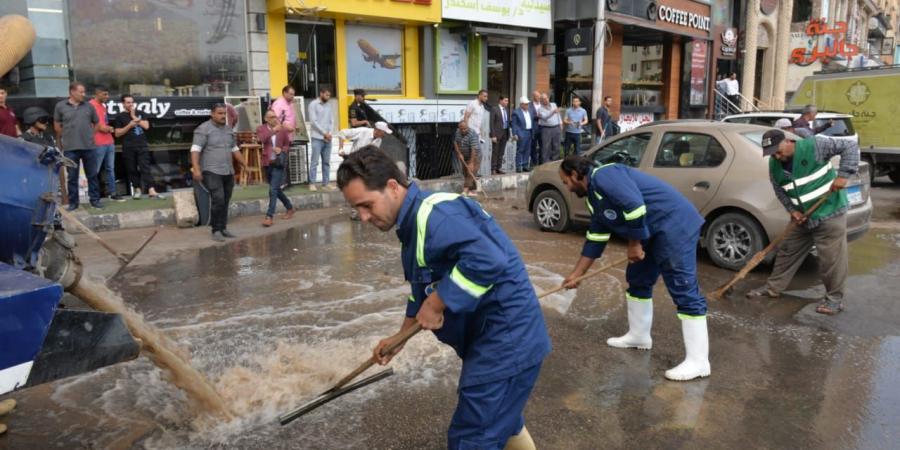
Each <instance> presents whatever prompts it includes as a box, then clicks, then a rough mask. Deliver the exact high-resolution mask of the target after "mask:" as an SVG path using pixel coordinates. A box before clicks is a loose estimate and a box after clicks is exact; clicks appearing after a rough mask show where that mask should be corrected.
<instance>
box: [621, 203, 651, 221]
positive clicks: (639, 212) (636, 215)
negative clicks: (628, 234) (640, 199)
mask: <svg viewBox="0 0 900 450" xmlns="http://www.w3.org/2000/svg"><path fill="white" fill-rule="evenodd" d="M644 214H647V205H641V206H638V207H637V208H634V210H633V211H630V212H626V213H625V220H634V219H640V218H641V217H643V216H644Z"/></svg>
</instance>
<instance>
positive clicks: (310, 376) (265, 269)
mask: <svg viewBox="0 0 900 450" xmlns="http://www.w3.org/2000/svg"><path fill="white" fill-rule="evenodd" d="M898 191H900V190H898V189H897V188H895V187H892V186H883V187H877V188H876V191H873V192H874V194H873V195H875V196H876V201H877V199H878V196H879V195H882V196H883V197H882V198H884V199H886V200H885V202H886V203H882V204H881V205H880V206H881V209H879V210H878V211H877V212H876V216H875V220H876V222H877V223H878V224H879V227H878V228H873V229H872V230H871V231H870V232H869V233H867V235H866V236H865V237H864V238H863V239H861V240H858V241H856V242H853V243H851V245H850V254H851V260H850V267H851V277H850V279H849V281H848V298H847V301H846V304H845V305H846V308H847V310H846V311H845V312H844V313H843V314H841V315H839V316H837V317H824V316H820V315H817V314H816V313H815V312H814V307H815V303H814V302H815V300H816V299H817V295H818V294H819V293H820V292H821V289H822V288H821V286H818V287H817V286H816V281H815V270H816V269H815V261H813V260H809V261H807V264H806V265H805V266H804V268H803V269H802V271H801V275H800V276H799V277H798V279H797V280H796V281H795V283H794V285H793V286H792V290H791V291H789V293H788V294H789V295H786V296H785V297H784V298H781V299H767V300H762V301H759V300H753V301H750V300H747V299H745V298H744V297H743V296H742V295H741V294H743V292H745V291H746V290H748V289H749V288H751V287H753V286H755V285H757V284H758V283H761V282H762V281H763V280H764V278H765V270H757V271H756V272H754V273H753V274H751V275H750V276H749V277H748V278H747V280H746V281H745V282H743V283H742V284H740V285H739V287H738V289H737V291H736V292H735V295H733V296H732V297H731V298H730V299H727V300H724V301H718V302H712V301H711V303H710V316H709V327H710V360H711V363H712V369H713V372H712V376H711V377H710V378H708V379H705V380H702V381H695V382H687V383H676V382H670V381H667V380H665V379H664V378H663V371H664V370H666V369H668V368H670V367H671V366H673V365H675V364H677V363H678V362H680V360H681V358H682V356H683V347H682V339H681V333H680V326H679V323H678V320H677V319H676V317H675V308H674V306H673V305H672V304H671V300H670V299H669V297H668V295H667V294H666V293H665V289H664V287H663V286H662V284H661V283H660V284H659V285H658V286H657V290H656V292H655V294H654V297H655V303H654V305H655V311H654V326H653V338H654V348H653V350H652V351H637V350H620V349H613V348H609V347H607V346H606V345H605V339H606V338H607V337H609V336H612V335H619V334H621V333H623V332H624V331H625V330H626V329H627V322H626V319H625V304H624V303H625V302H624V299H623V288H624V282H623V279H624V270H623V269H615V270H613V271H611V272H610V274H609V275H602V276H600V277H598V278H595V279H592V280H589V281H587V282H585V283H584V284H583V285H582V287H581V288H580V289H579V290H578V291H577V292H569V293H566V294H563V295H555V296H551V297H549V298H548V301H547V302H546V304H545V306H546V307H545V309H544V313H545V316H546V319H547V324H548V328H549V331H550V334H551V337H552V339H553V344H554V351H553V353H552V354H551V355H550V356H549V357H548V359H547V360H546V361H545V363H544V367H543V370H542V372H541V377H540V380H539V382H538V384H537V386H536V388H535V391H534V393H533V395H532V397H531V400H530V402H529V405H528V408H527V410H526V420H527V425H528V428H529V430H530V431H531V434H532V436H533V437H534V439H535V441H536V443H537V445H538V448H542V449H597V448H792V449H794V448H797V449H801V448H816V449H819V448H825V449H831V448H834V449H851V448H853V449H856V448H859V449H870V448H871V449H878V448H885V449H887V448H896V447H897V444H896V443H897V442H900V389H898V388H897V386H898V385H900V338H898V334H900V303H898V301H897V299H898V295H897V294H896V292H898V290H900V227H897V226H896V223H897V222H896V219H894V218H893V217H900V206H898V205H900V203H898V202H895V201H893V200H894V199H896V198H897V192H898ZM878 192H881V193H880V194H879V193H878ZM485 206H486V209H487V210H488V211H489V212H490V213H491V214H493V215H494V216H495V217H496V218H497V220H499V221H500V223H501V224H502V225H503V228H504V229H505V230H506V231H507V232H508V233H509V234H510V236H511V237H512V239H513V241H514V242H515V243H516V245H517V246H518V247H519V249H520V251H521V252H522V254H523V257H524V259H525V261H526V263H527V264H528V270H529V273H530V274H531V276H532V280H533V281H534V282H535V283H536V285H537V286H538V287H539V288H540V289H549V288H551V287H554V286H555V285H557V284H558V283H559V282H560V281H561V280H562V276H564V275H565V274H567V273H568V271H569V270H570V269H571V266H572V264H574V261H575V259H576V257H577V255H578V253H579V251H580V247H581V243H582V236H583V230H582V231H574V232H570V233H567V234H551V233H542V232H539V231H537V230H536V228H535V226H534V225H533V223H532V221H531V217H530V215H529V214H528V213H527V211H525V210H524V208H523V207H522V206H521V201H516V200H515V199H514V198H507V199H503V200H488V201H486V202H485ZM876 206H879V205H878V204H877V203H876ZM892 216H893V217H892ZM256 222H257V221H256V219H255V218H254V219H252V220H251V219H244V220H239V221H237V222H236V223H235V224H234V225H233V226H232V228H234V229H235V230H236V231H238V232H239V233H241V234H242V235H244V236H248V237H246V238H245V239H241V240H239V241H236V242H231V243H228V244H226V245H216V246H212V245H209V244H208V243H207V242H206V241H205V238H206V237H207V236H206V234H205V233H203V230H190V231H181V230H167V231H166V232H164V234H163V235H162V236H160V237H159V238H158V239H162V240H161V241H160V243H159V244H156V245H157V248H156V249H154V250H150V251H149V252H148V253H147V254H145V255H143V256H142V259H143V261H141V263H140V265H137V266H135V267H133V268H130V269H129V270H128V271H127V272H126V273H125V274H124V276H123V277H122V278H121V279H120V280H118V281H117V282H116V283H114V284H113V287H115V288H116V289H118V290H119V291H120V292H121V293H122V295H123V297H124V298H125V299H126V300H127V301H128V302H130V303H131V304H133V305H135V307H136V309H138V310H139V311H140V312H142V313H144V314H145V316H146V318H147V319H148V320H149V321H151V322H152V323H154V324H156V325H157V326H159V327H161V328H163V329H164V330H166V333H167V334H168V335H170V336H172V337H173V338H174V339H176V340H177V341H178V342H180V343H181V344H182V345H184V346H185V347H187V348H189V349H190V350H191V352H192V355H193V361H194V364H195V366H196V367H198V368H199V369H200V370H201V371H202V372H204V373H206V374H207V375H209V377H210V378H211V379H212V380H213V382H214V383H215V384H216V386H217V388H218V389H219V390H220V392H222V393H223V396H225V397H226V400H228V401H229V402H230V404H231V405H232V406H233V408H234V409H235V410H236V411H238V412H239V413H241V414H242V418H241V419H240V420H237V421H235V422H232V423H227V424H221V423H214V424H210V423H208V422H207V421H205V420H198V419H196V414H194V413H193V412H192V411H191V410H190V408H189V405H188V403H187V402H186V401H185V399H184V396H183V395H182V394H181V393H180V392H178V391H177V390H175V389H174V388H172V387H171V386H170V385H168V384H167V383H166V382H165V381H164V380H163V379H162V374H161V373H160V372H159V371H158V370H157V369H155V368H154V367H153V366H152V365H151V364H150V363H149V362H148V361H147V360H146V358H139V359H138V360H135V361H132V362H128V363H124V364H120V365H117V366H114V367H110V368H107V369H104V370H101V371H98V372H96V373H93V374H88V375H84V376H80V377H76V378H72V379H68V380H63V381H59V382H56V383H53V384H50V385H45V386H40V387H37V388H33V389H30V390H27V391H24V392H19V393H16V394H15V395H14V397H15V398H17V399H18V401H19V402H20V406H19V408H18V409H17V411H16V412H14V413H13V414H12V415H11V416H10V417H8V418H5V419H6V423H8V424H9V425H10V428H11V431H10V433H9V434H8V435H7V436H5V437H2V438H0V448H131V447H135V448H310V449H338V448H377V449H428V448H441V447H442V446H444V442H445V441H444V433H445V429H446V426H447V424H448V422H449V418H450V416H451V414H452V411H453V407H454V404H455V385H456V383H455V381H456V376H457V375H458V371H459V362H458V361H457V360H456V357H455V355H454V354H452V352H451V351H450V350H449V349H448V348H446V347H444V346H442V345H440V344H439V343H437V342H436V340H435V339H434V338H433V336H429V335H422V336H417V337H416V338H414V340H413V341H411V342H410V344H409V345H408V346H407V347H406V349H405V350H404V351H403V353H401V355H400V356H398V357H397V359H396V360H395V362H394V363H393V364H392V365H393V366H394V367H395V368H396V370H397V374H396V375H394V376H393V377H391V378H389V379H387V380H385V381H382V382H380V383H378V384H376V385H373V386H371V387H370V388H366V389H364V390H361V391H359V392H357V393H354V394H351V395H349V396H347V397H345V398H342V399H340V400H338V401H335V402H333V403H331V404H329V405H327V406H325V407H322V408H320V409H319V410H317V411H316V412H315V413H312V414H309V415H307V416H304V417H303V418H301V419H300V420H297V421H296V422H294V423H292V424H290V425H289V426H286V427H281V426H279V425H278V424H277V421H276V420H275V418H276V416H277V415H278V414H279V413H282V412H285V411H286V410H288V409H291V408H292V407H294V406H296V405H298V404H301V403H303V402H304V401H306V400H308V399H310V398H311V397H314V396H315V394H316V393H318V392H319V391H321V389H322V388H324V387H326V386H327V385H328V383H329V382H330V381H333V380H334V379H336V378H337V377H339V375H340V374H342V373H344V372H346V371H348V370H349V369H351V368H353V367H355V365H356V364H358V363H359V362H361V361H362V360H364V359H365V358H366V357H367V355H368V351H369V349H370V347H371V346H372V345H373V344H374V343H375V342H376V341H377V340H378V338H380V337H382V336H384V335H387V334H391V333H393V332H394V331H395V329H396V327H397V326H398V325H399V322H400V320H401V318H402V311H403V309H402V308H403V302H404V298H405V294H406V292H407V288H406V286H405V284H404V282H403V280H402V269H401V267H400V264H399V260H398V255H399V245H398V243H397V241H396V236H395V235H393V233H380V232H378V231H377V230H375V229H374V228H372V227H368V226H363V225H362V224H359V223H352V222H349V221H348V220H347V219H346V211H340V210H337V209H333V210H324V211H316V212H313V213H309V214H306V215H305V216H304V217H301V218H298V219H297V220H296V221H295V222H294V223H291V224H284V223H280V224H278V226H277V227H275V229H274V230H269V231H265V232H262V231H260V230H259V228H258V225H257V223H256ZM141 233H144V234H146V230H144V231H123V232H115V233H107V234H105V235H104V236H105V237H107V238H109V239H110V240H111V241H112V242H113V243H114V245H121V246H122V247H124V248H128V245H130V244H129V243H134V242H138V240H139V236H140V235H141ZM82 242H83V240H82ZM176 250H178V251H176ZM82 252H83V253H82V255H83V258H84V259H86V260H87V261H88V265H89V267H91V268H92V269H93V270H94V271H96V272H100V273H103V272H109V269H110V267H112V266H111V265H109V263H108V257H105V256H103V255H102V253H100V252H99V251H98V250H97V249H96V246H92V245H90V244H86V243H85V244H84V245H82ZM623 254H624V248H623V246H622V245H621V244H620V243H613V244H611V245H610V246H609V247H608V250H607V254H606V255H605V257H604V258H611V257H619V256H621V255H623ZM92 261H93V264H92ZM104 261H106V262H104ZM136 263H137V261H136ZM731 275H732V273H731V272H727V271H724V270H721V269H718V268H715V267H713V266H712V265H711V264H710V263H709V262H708V259H707V258H706V257H705V256H703V257H701V263H700V283H701V286H702V287H703V288H704V290H706V291H711V290H713V289H715V288H716V287H717V286H718V285H719V284H721V283H722V282H724V281H726V280H727V279H728V277H730V276H731Z"/></svg>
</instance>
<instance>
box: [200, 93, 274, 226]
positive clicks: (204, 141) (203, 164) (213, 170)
mask: <svg viewBox="0 0 900 450" xmlns="http://www.w3.org/2000/svg"><path fill="white" fill-rule="evenodd" d="M275 114H276V115H277V114H278V113H277V112H276V113H275ZM279 120H280V118H279ZM226 122H227V120H226V109H225V104H224V103H216V104H215V105H213V107H212V112H211V114H210V119H209V120H207V121H206V122H203V123H201V124H200V125H199V126H198V127H197V128H196V129H195V130H194V141H193V143H192V144H191V174H192V175H193V178H194V181H195V182H197V183H203V185H204V186H205V187H206V190H207V191H209V196H210V200H211V202H210V203H211V208H210V210H211V211H210V213H211V214H210V221H209V224H210V226H211V227H212V238H213V240H214V241H218V242H221V241H224V240H225V238H233V237H236V236H235V235H234V234H233V233H231V232H230V231H228V228H227V227H228V203H229V202H230V201H231V191H232V190H233V189H234V165H233V164H232V159H233V160H234V162H236V163H237V164H238V166H240V167H241V168H246V167H247V164H246V163H245V162H244V157H243V156H242V155H241V152H240V148H238V146H237V141H236V140H235V138H234V131H233V130H232V129H231V127H229V126H227V124H226ZM285 129H287V127H285Z"/></svg>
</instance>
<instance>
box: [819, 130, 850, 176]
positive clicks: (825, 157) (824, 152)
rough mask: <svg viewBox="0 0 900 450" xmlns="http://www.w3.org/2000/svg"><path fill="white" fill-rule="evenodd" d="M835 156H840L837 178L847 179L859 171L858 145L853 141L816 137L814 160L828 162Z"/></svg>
mask: <svg viewBox="0 0 900 450" xmlns="http://www.w3.org/2000/svg"><path fill="white" fill-rule="evenodd" d="M835 156H840V157H841V163H840V164H839V165H838V172H837V175H838V177H839V178H844V179H847V178H850V177H851V176H853V175H855V174H856V173H857V172H859V145H858V144H857V143H856V142H855V141H852V140H850V139H834V138H829V137H816V161H819V162H829V161H830V160H831V158H834V157H835Z"/></svg>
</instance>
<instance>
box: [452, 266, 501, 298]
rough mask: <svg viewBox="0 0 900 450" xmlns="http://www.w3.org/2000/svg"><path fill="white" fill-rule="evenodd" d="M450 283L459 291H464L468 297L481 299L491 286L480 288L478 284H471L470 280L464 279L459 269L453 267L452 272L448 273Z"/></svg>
mask: <svg viewBox="0 0 900 450" xmlns="http://www.w3.org/2000/svg"><path fill="white" fill-rule="evenodd" d="M450 281H452V282H453V283H454V284H456V285H457V286H459V288H460V289H462V290H463V291H466V292H467V293H468V294H469V295H471V296H472V297H475V298H481V296H482V295H484V294H485V293H486V292H487V291H489V290H490V289H491V288H492V287H494V285H493V284H491V285H488V286H481V285H480V284H478V283H475V282H473V281H472V280H470V279H468V278H466V276H465V275H463V273H462V272H460V271H459V268H458V267H456V266H454V267H453V271H452V272H450Z"/></svg>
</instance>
